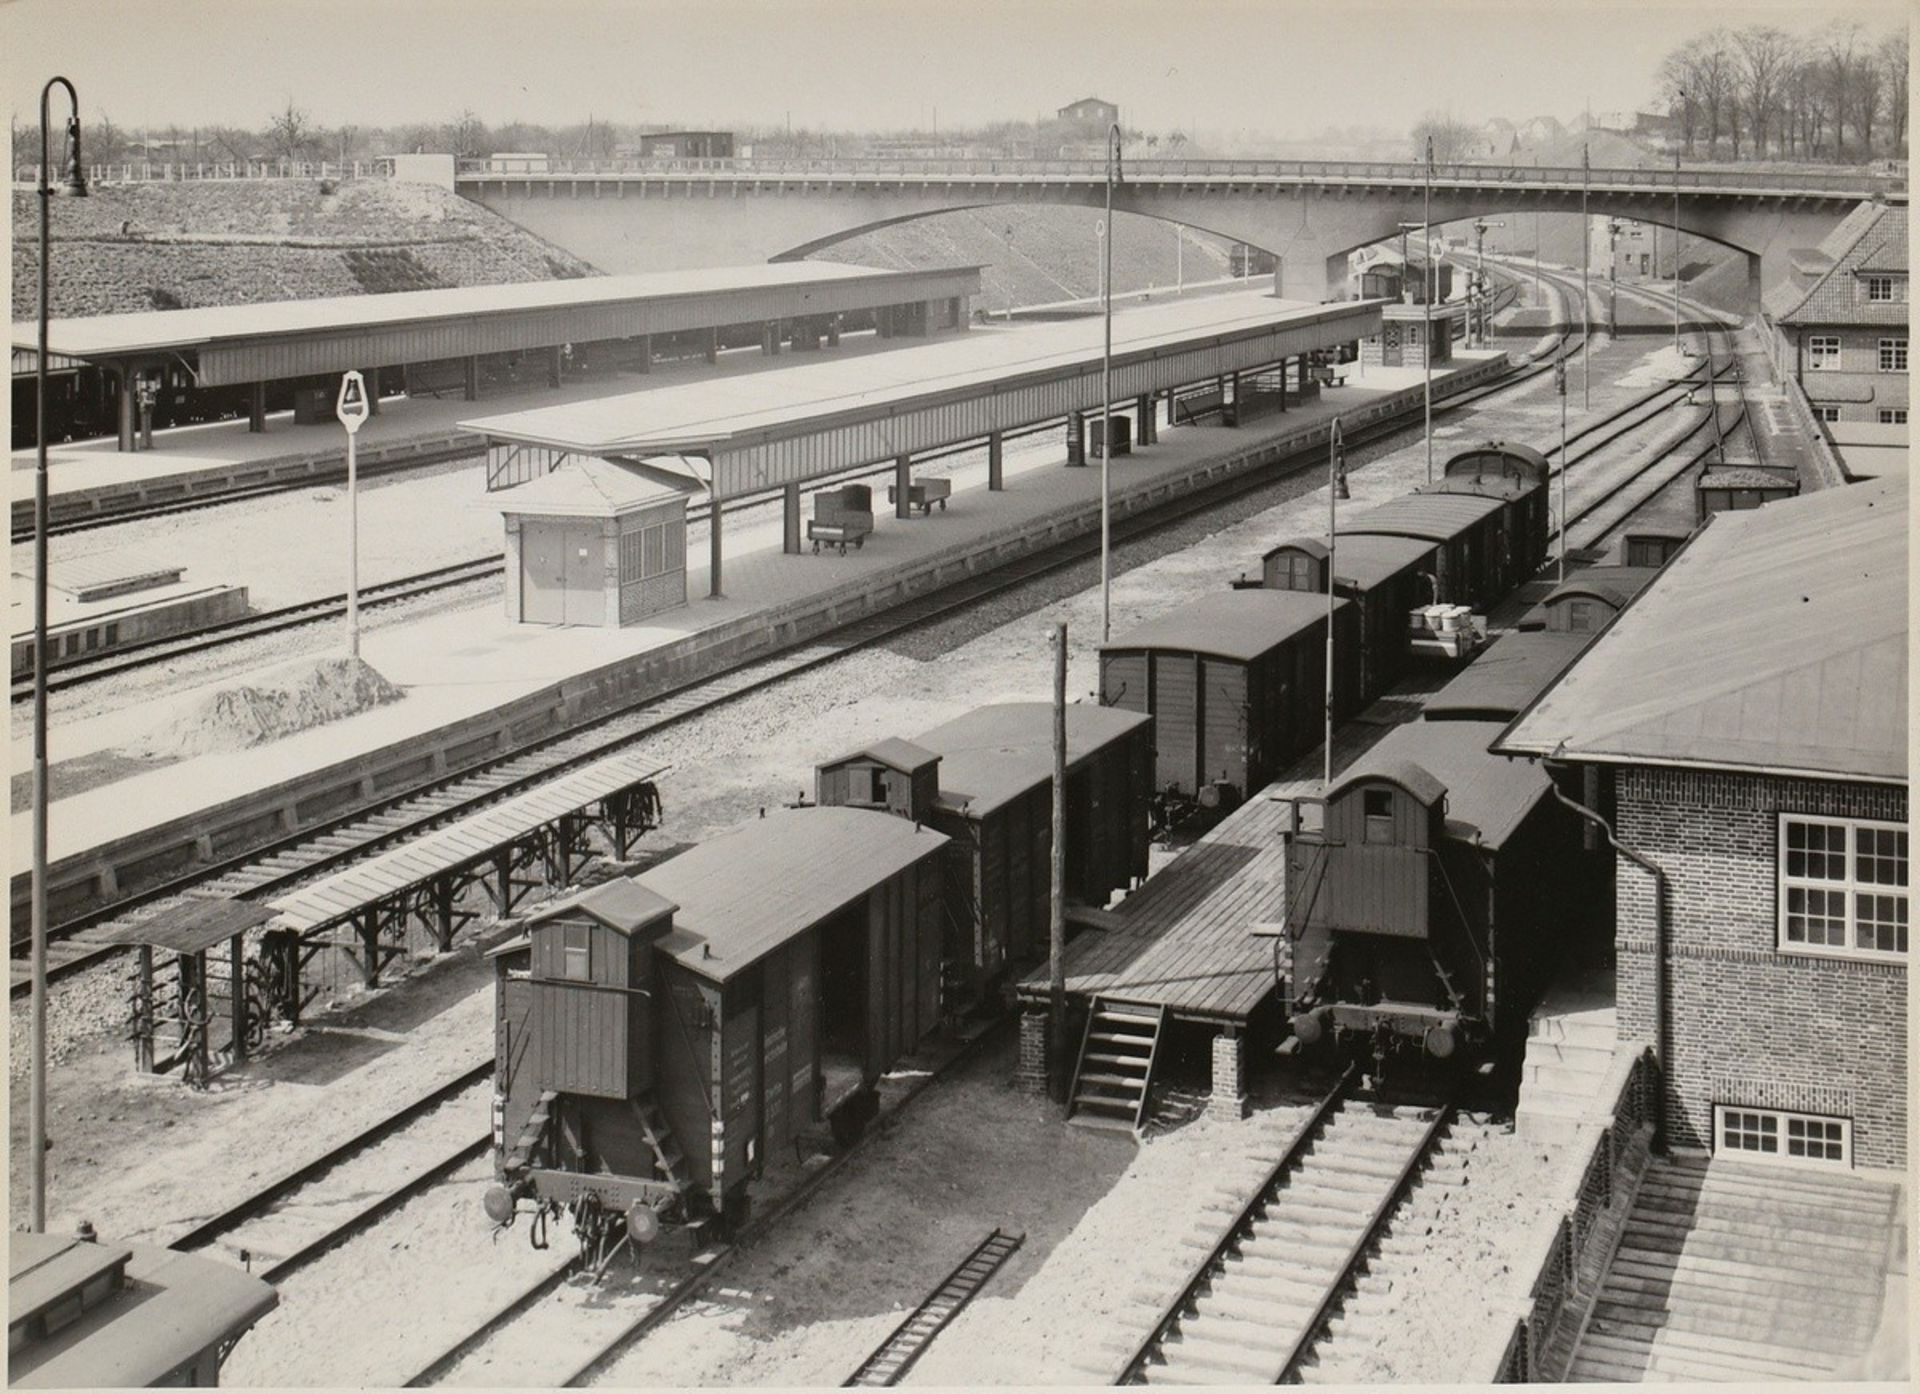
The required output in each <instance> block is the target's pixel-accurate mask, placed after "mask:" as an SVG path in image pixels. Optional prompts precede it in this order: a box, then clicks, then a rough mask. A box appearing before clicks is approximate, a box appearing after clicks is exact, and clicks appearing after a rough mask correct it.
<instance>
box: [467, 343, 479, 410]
mask: <svg viewBox="0 0 1920 1394" xmlns="http://www.w3.org/2000/svg"><path fill="white" fill-rule="evenodd" d="M466 367H467V383H466V389H467V400H468V401H469V402H477V401H479V400H480V355H479V354H477V353H470V354H468V355H467V364H466Z"/></svg>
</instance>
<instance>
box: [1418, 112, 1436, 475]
mask: <svg viewBox="0 0 1920 1394" xmlns="http://www.w3.org/2000/svg"><path fill="white" fill-rule="evenodd" d="M1420 254H1421V255H1422V256H1423V257H1425V258H1426V270H1425V280H1426V286H1427V303H1426V304H1425V305H1424V306H1422V307H1421V321H1420V356H1421V358H1423V359H1424V360H1425V361H1426V365H1427V393H1426V401H1427V411H1426V418H1427V427H1426V429H1427V483H1429V484H1431V483H1433V296H1434V286H1435V283H1436V278H1435V276H1434V267H1433V137H1432V136H1428V137H1427V183H1426V193H1425V197H1424V201H1423V203H1422V205H1421V213H1420Z"/></svg>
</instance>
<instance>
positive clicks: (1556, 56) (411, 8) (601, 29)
mask: <svg viewBox="0 0 1920 1394" xmlns="http://www.w3.org/2000/svg"><path fill="white" fill-rule="evenodd" d="M1905 13H1906V7H1905V5H1904V4H1903V3H1902V0H1849V2H1848V3H1844V4H1839V3H1836V4H1832V5H1825V4H1822V3H1820V0H1799V3H1786V2H1785V0H1782V2H1781V3H1774V0H1740V2H1739V3H1724V2H1723V0H1427V3H1412V2H1411V0H1398V2H1397V3H1382V2H1381V0H1150V2H1149V0H1099V2H1098V3H1093V2H1092V0H887V2H886V3H881V0H787V3H771V2H769V0H758V2H756V0H513V3H507V0H325V2H324V3H317V2H316V0H7V3H4V4H3V5H0V62H4V63H5V65H6V69H5V71H6V84H7V89H6V90H7V94H8V98H9V102H10V105H11V107H12V109H13V112H14V115H15V118H16V119H17V120H20V121H22V122H23V123H27V122H31V121H33V120H34V119H35V108H36V101H37V97H38V93H39V89H40V86H41V84H42V83H43V82H44V81H45V80H46V78H47V77H49V76H51V75H52V74H54V73H56V72H58V73H63V74H65V75H66V76H67V77H69V78H71V79H72V80H73V81H74V82H75V83H76V85H77V86H78V87H79V89H80V92H81V100H82V103H83V111H92V112H102V113H105V114H106V115H109V116H111V117H112V119H113V120H114V121H115V122H116V123H117V124H118V125H120V126H122V127H131V128H134V129H138V128H139V127H141V126H142V125H150V126H165V125H169V124H178V125H181V126H189V127H190V126H195V125H216V124H219V125H236V126H244V127H249V128H257V127H259V126H261V125H263V124H264V123H265V121H266V120H267V118H268V116H269V115H270V114H271V113H273V112H274V111H276V110H280V109H283V108H284V107H285V106H286V104H287V102H288V100H289V99H291V100H292V101H293V102H294V103H295V104H296V105H298V106H300V107H302V108H304V109H305V110H306V111H307V112H308V113H309V115H310V116H311V117H312V118H313V119H314V120H316V121H318V122H320V123H321V124H322V125H326V126H339V125H342V124H353V125H361V126H368V125H376V126H377V125H393V124H400V123H405V122H414V121H431V122H440V121H445V120H448V119H450V118H452V117H454V116H455V115H457V114H458V113H459V112H460V111H461V110H462V109H464V108H471V109H472V110H473V111H474V112H475V113H476V114H478V115H479V116H480V117H481V119H482V120H484V121H486V122H488V123H489V124H495V125H498V124H503V123H506V122H508V121H512V120H524V121H529V122H538V123H547V124H572V123H574V122H579V121H584V120H586V119H587V118H588V117H589V116H590V115H591V116H593V117H596V118H600V119H611V120H615V121H622V122H650V123H667V124H671V125H679V126H689V127H704V126H713V127H719V128H723V129H724V128H727V127H730V126H734V125H740V124H747V123H756V124H761V125H778V124H780V123H783V122H785V121H787V120H789V119H790V120H791V122H792V124H793V125H794V127H795V128H796V129H798V128H802V127H806V128H812V129H828V130H893V129H903V128H912V127H919V128H925V127H927V126H928V125H931V124H935V123H936V122H937V124H938V125H939V126H941V127H943V128H949V129H951V128H953V127H957V126H963V125H972V124H979V123H984V122H986V121H990V120H995V119H1003V118H1027V117H1032V116H1036V115H1038V114H1041V113H1043V112H1044V113H1051V112H1052V111H1053V110H1054V109H1055V108H1056V107H1059V106H1062V105H1065V104H1066V103H1067V102H1069V101H1072V100H1075V99H1077V98H1079V97H1083V96H1088V95H1099V96H1101V97H1105V98H1107V99H1108V100H1110V101H1115V102H1118V103H1119V104H1120V106H1121V115H1122V120H1123V121H1124V122H1125V123H1126V124H1127V125H1128V126H1131V127H1136V128H1139V129H1142V130H1148V131H1166V130H1173V129H1183V130H1188V131H1200V132H1208V131H1211V132H1217V133H1230V132H1248V133H1265V134H1271V135H1274V136H1285V135H1289V134H1297V135H1307V134H1311V133H1313V132H1316V131H1319V130H1323V129H1325V128H1327V127H1329V126H1340V127H1347V126H1377V127H1380V128H1382V129H1385V130H1405V129H1407V128H1408V127H1410V126H1411V125H1412V124H1413V123H1414V122H1415V121H1416V120H1418V119H1419V118H1420V117H1421V116H1423V115H1425V114H1427V113H1428V112H1431V111H1444V112H1450V113H1451V114H1452V115H1454V116H1455V117H1457V118H1459V119H1461V120H1467V121H1474V122H1478V121H1481V120H1484V119H1485V118H1487V117H1489V116H1495V115H1505V116H1510V117H1513V118H1516V119H1523V118H1526V117H1530V116H1536V115H1552V116H1557V117H1559V118H1561V119H1562V120H1569V119H1572V118H1573V117H1575V116H1577V115H1578V114H1579V113H1580V111H1581V109H1582V108H1583V106H1585V105H1586V104H1587V103H1588V102H1589V101H1590V102H1591V106H1592V109H1593V110H1594V111H1595V112H1612V111H1619V110H1627V109H1632V108H1633V107H1635V106H1640V105H1645V104H1647V103H1648V102H1650V101H1651V99H1652V98H1653V95H1654V88H1653V75H1654V71H1655V69H1656V68H1657V66H1658V64H1659V61H1660V59H1661V57H1662V56H1663V55H1664V54H1665V53H1666V52H1667V51H1668V50H1669V49H1671V48H1672V47H1674V46H1675V45H1676V44H1678V43H1680V42H1682V41H1684V40H1685V39H1687V38H1689V37H1691V36H1692V35H1693V34H1695V33H1697V32H1699V31H1701V30H1703V29H1706V28H1709V27H1711V26H1713V25H1715V24H1728V25H1741V24H1747V23H1755V22H1765V23H1773V24H1777V25H1779V26H1780V27H1781V28H1783V29H1788V30H1790V31H1794V32H1800V33H1807V32H1813V31H1816V30H1818V29H1822V28H1826V27H1828V26H1831V25H1833V24H1835V23H1841V22H1846V21H1858V22H1859V23H1861V24H1862V25H1863V26H1864V27H1865V28H1867V29H1868V30H1869V31H1871V32H1873V33H1874V34H1876V35H1877V34H1878V33H1880V32H1885V31H1887V30H1889V29H1892V28H1894V27H1896V26H1897V25H1898V24H1899V23H1900V22H1901V20H1902V18H1903V17H1904V15H1905Z"/></svg>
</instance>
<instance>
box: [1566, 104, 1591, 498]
mask: <svg viewBox="0 0 1920 1394" xmlns="http://www.w3.org/2000/svg"><path fill="white" fill-rule="evenodd" d="M1587 124H1588V125H1589V126H1591V125H1592V124H1593V122H1592V119H1591V118H1589V119H1588V122H1587ZM1592 182H1593V164H1592V154H1591V148H1590V147H1589V146H1587V145H1582V146H1581V147H1580V315H1581V318H1582V319H1585V318H1586V316H1587V304H1588V292H1587V278H1588V275H1589V273H1590V270H1591V268H1592V264H1593V223H1592V221H1591V220H1590V219H1589V218H1588V217H1587V186H1588V185H1589V184H1591V183H1592ZM1580 364H1581V366H1580V410H1582V411H1591V410H1593V338H1592V336H1591V335H1589V336H1588V338H1587V348H1586V352H1585V353H1582V354H1581V355H1580ZM1566 464H1567V462H1566V461H1565V460H1564V459H1563V460H1562V461H1561V462H1560V468H1561V469H1563V470H1564V469H1565V468H1566Z"/></svg>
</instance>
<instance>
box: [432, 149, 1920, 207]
mask: <svg viewBox="0 0 1920 1394" xmlns="http://www.w3.org/2000/svg"><path fill="white" fill-rule="evenodd" d="M695 165H697V166H698V168H692V167H690V166H695ZM1106 172H1107V166H1106V161H1105V160H1101V159H1091V160H1083V159H1038V158H1034V159H1019V158H1013V157H1005V158H993V159H977V158H968V159H940V158H927V157H919V158H878V157H859V156H855V157H845V158H812V157H790V156H738V157H735V158H732V159H714V160H700V161H686V160H641V159H604V160H562V159H554V160H547V161H545V162H544V163H542V164H540V165H539V166H538V167H535V166H533V165H531V164H526V163H520V162H515V163H513V164H508V163H506V162H500V163H496V162H494V161H490V160H485V159H469V160H461V161H459V162H458V165H457V167H456V178H460V179H467V180H484V179H516V180H530V181H538V180H542V179H577V178H593V177H601V178H615V177H620V176H628V175H631V176H642V177H644V176H653V175H661V176H664V175H673V174H686V175H690V176H695V175H704V176H706V177H726V178H735V179H747V178H753V179H768V178H771V179H790V178H808V177H827V178H859V177H861V176H875V177H902V178H914V177H918V178H928V179H933V178H939V179H953V178H980V179H1006V180H1011V181H1031V180H1034V179H1086V180H1092V181H1098V182H1104V181H1105V179H1106ZM1123 177H1124V178H1125V179H1126V181H1127V182H1130V183H1155V182H1163V181H1168V180H1192V179H1208V180H1220V179H1229V180H1254V181H1275V182H1289V183H1313V182H1320V181H1325V182H1366V183H1376V184H1408V183H1420V182H1423V181H1424V180H1425V179H1426V168H1425V166H1424V165H1422V164H1420V163H1419V162H1417V161H1397V160H1199V159H1190V160H1179V159H1175V160H1167V159H1127V160H1126V161H1124V164H1123ZM1433 182H1434V183H1435V184H1436V185H1440V186H1454V187H1473V188H1484V187H1487V186H1489V185H1498V186H1503V187H1524V188H1549V189H1567V188H1579V187H1581V186H1582V184H1583V182H1584V184H1585V187H1587V188H1588V189H1589V190H1592V191H1597V192H1607V191H1610V190H1615V189H1631V190H1658V191H1660V192H1662V193H1670V192H1672V191H1673V189H1674V188H1675V179H1674V174H1673V171H1672V170H1670V169H1666V168H1650V169H1607V168H1603V169H1593V170H1590V171H1583V170H1581V169H1580V168H1579V167H1578V166H1576V165H1517V164H1445V165H1436V166H1434V171H1433ZM1678 187H1679V190H1680V192H1681V193H1683V194H1684V193H1694V194H1716V193H1763V194H1765V193H1773V194H1782V195H1819V196H1830V197H1840V198H1855V199H1865V198H1871V197H1873V196H1874V195H1876V194H1889V193H1904V192H1905V191H1906V187H1907V181H1906V179H1905V177H1904V176H1899V175H1893V174H1881V173H1872V172H1869V171H1864V170H1859V171H1854V170H1849V171H1845V172H1835V173H1826V172H1817V171H1806V172H1800V171H1789V172H1781V171H1761V170H1752V171H1749V170H1702V169H1694V170H1689V169H1684V168H1683V169H1682V170H1681V172H1680V182H1679V186H1678Z"/></svg>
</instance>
